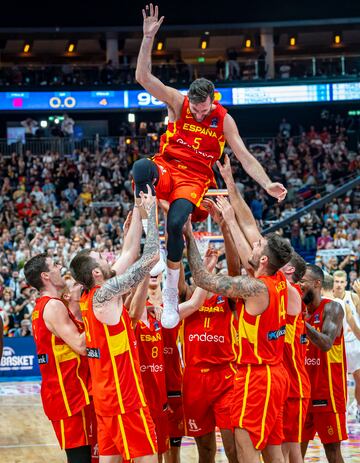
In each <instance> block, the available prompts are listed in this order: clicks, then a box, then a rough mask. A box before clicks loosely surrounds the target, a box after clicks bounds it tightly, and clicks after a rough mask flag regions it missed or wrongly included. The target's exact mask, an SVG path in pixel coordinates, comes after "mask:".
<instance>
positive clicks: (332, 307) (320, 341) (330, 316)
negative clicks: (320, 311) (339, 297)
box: [305, 301, 344, 352]
mask: <svg viewBox="0 0 360 463" xmlns="http://www.w3.org/2000/svg"><path fill="white" fill-rule="evenodd" d="M343 318H344V311H343V308H342V307H341V305H340V304H339V303H338V302H336V301H331V302H328V303H327V304H326V305H325V308H324V322H323V328H322V331H317V330H316V329H315V328H313V327H312V326H311V325H310V324H309V323H307V322H305V325H306V328H307V335H308V337H309V339H310V341H311V342H312V343H313V344H315V345H316V346H317V347H318V348H319V349H320V350H322V351H324V352H327V351H328V350H330V349H331V348H332V346H333V344H334V341H335V338H336V336H338V335H339V333H340V331H341V328H342V323H343Z"/></svg>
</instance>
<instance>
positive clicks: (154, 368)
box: [140, 363, 164, 373]
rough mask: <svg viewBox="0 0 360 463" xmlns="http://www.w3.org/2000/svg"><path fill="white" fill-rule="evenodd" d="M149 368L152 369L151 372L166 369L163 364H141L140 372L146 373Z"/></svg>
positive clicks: (159, 371)
mask: <svg viewBox="0 0 360 463" xmlns="http://www.w3.org/2000/svg"><path fill="white" fill-rule="evenodd" d="M147 370H150V371H151V373H161V372H162V371H163V370H164V366H163V365H156V364H155V363H151V364H150V365H140V372H141V373H145V372H146V371H147Z"/></svg>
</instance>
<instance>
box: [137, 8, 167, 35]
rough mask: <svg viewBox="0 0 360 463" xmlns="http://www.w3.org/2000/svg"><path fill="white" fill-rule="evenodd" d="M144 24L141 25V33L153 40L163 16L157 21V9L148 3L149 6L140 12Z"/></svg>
mask: <svg viewBox="0 0 360 463" xmlns="http://www.w3.org/2000/svg"><path fill="white" fill-rule="evenodd" d="M142 14H143V18H144V24H143V31H144V37H148V38H153V37H155V35H156V33H157V31H158V30H159V27H160V26H161V24H162V22H163V21H164V16H161V18H160V19H159V7H158V6H157V5H155V8H154V5H153V4H152V3H150V5H146V6H145V9H144V10H142Z"/></svg>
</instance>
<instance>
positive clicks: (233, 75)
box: [226, 48, 240, 80]
mask: <svg viewBox="0 0 360 463" xmlns="http://www.w3.org/2000/svg"><path fill="white" fill-rule="evenodd" d="M226 55H227V66H228V75H227V76H226V78H227V79H229V80H237V79H239V77H240V64H239V63H238V61H237V58H238V53H237V51H236V50H235V48H229V49H228V50H227V52H226Z"/></svg>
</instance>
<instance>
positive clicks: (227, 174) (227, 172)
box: [216, 154, 234, 183]
mask: <svg viewBox="0 0 360 463" xmlns="http://www.w3.org/2000/svg"><path fill="white" fill-rule="evenodd" d="M216 165H217V167H218V169H219V172H220V174H221V176H222V178H223V179H224V180H225V183H228V182H231V181H233V180H234V177H233V174H232V169H231V164H230V158H229V156H228V155H227V154H226V155H225V157H224V164H221V162H220V161H216Z"/></svg>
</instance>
